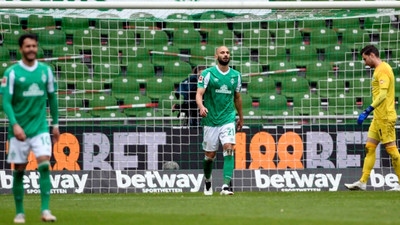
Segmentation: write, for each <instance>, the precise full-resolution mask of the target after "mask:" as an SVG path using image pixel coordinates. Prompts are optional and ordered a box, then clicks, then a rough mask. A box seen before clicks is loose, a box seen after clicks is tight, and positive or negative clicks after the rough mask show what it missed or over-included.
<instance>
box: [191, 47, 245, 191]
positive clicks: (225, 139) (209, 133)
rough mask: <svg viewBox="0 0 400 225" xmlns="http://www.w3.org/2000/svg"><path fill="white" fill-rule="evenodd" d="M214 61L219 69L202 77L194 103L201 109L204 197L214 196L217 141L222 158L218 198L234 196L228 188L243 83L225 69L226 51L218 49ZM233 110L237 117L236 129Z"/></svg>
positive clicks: (210, 69) (235, 74)
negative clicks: (222, 180)
mask: <svg viewBox="0 0 400 225" xmlns="http://www.w3.org/2000/svg"><path fill="white" fill-rule="evenodd" d="M215 59H217V60H218V65H216V66H214V67H211V68H208V69H206V70H204V71H203V72H202V73H201V75H200V77H199V80H198V85H197V93H196V103H197V106H198V107H199V109H200V115H201V116H202V117H203V118H202V120H201V123H202V125H203V126H204V129H203V133H204V135H203V138H204V140H203V149H204V151H205V158H204V161H203V170H204V176H205V186H204V194H205V195H212V194H213V189H212V185H211V180H212V179H211V173H212V168H213V162H214V159H215V155H216V154H215V153H216V151H217V150H218V147H219V141H220V142H221V143H222V146H223V156H224V166H223V171H224V172H223V173H224V184H223V185H222V191H221V195H233V192H232V190H231V187H230V186H229V185H230V183H231V179H232V175H233V168H234V157H233V148H234V146H235V133H236V130H238V131H239V130H241V129H242V126H243V112H242V98H241V96H240V91H241V87H242V81H241V74H240V73H239V72H238V71H236V70H234V69H232V68H230V67H229V66H228V64H229V61H230V53H229V49H228V48H227V47H225V46H221V47H219V48H218V49H217V51H216V53H215ZM203 97H204V104H203ZM235 107H236V110H237V112H238V114H239V120H238V121H237V123H236V129H235V120H236V113H235Z"/></svg>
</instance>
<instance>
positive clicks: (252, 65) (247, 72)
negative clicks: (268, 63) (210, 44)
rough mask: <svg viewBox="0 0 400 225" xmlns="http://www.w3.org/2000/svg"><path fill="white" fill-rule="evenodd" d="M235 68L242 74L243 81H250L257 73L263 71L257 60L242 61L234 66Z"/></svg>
mask: <svg viewBox="0 0 400 225" xmlns="http://www.w3.org/2000/svg"><path fill="white" fill-rule="evenodd" d="M234 68H235V69H236V70H237V71H239V72H240V73H241V74H242V82H246V83H247V82H250V81H251V80H252V79H253V78H252V77H254V76H252V75H251V74H254V75H255V76H258V75H256V74H258V73H261V72H262V67H261V66H260V65H259V64H258V63H256V62H252V61H250V62H242V63H239V64H237V65H235V66H234Z"/></svg>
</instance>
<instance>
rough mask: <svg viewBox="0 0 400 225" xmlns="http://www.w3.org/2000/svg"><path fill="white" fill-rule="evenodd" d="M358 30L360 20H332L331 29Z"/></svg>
mask: <svg viewBox="0 0 400 225" xmlns="http://www.w3.org/2000/svg"><path fill="white" fill-rule="evenodd" d="M353 28H355V29H359V28H360V19H359V18H345V19H341V18H338V19H333V20H332V29H353Z"/></svg>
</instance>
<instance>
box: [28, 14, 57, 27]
mask: <svg viewBox="0 0 400 225" xmlns="http://www.w3.org/2000/svg"><path fill="white" fill-rule="evenodd" d="M55 25H56V22H55V21H54V18H53V16H48V15H41V14H31V15H29V16H28V28H39V27H55Z"/></svg>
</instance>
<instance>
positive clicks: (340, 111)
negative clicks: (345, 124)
mask: <svg viewBox="0 0 400 225" xmlns="http://www.w3.org/2000/svg"><path fill="white" fill-rule="evenodd" d="M328 104H329V106H328V108H329V111H330V112H332V113H334V114H336V115H345V114H349V112H350V113H352V112H353V111H354V109H355V108H356V105H357V104H356V100H355V98H354V97H353V96H346V95H344V94H340V95H338V96H335V97H334V96H331V97H329V99H328Z"/></svg>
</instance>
